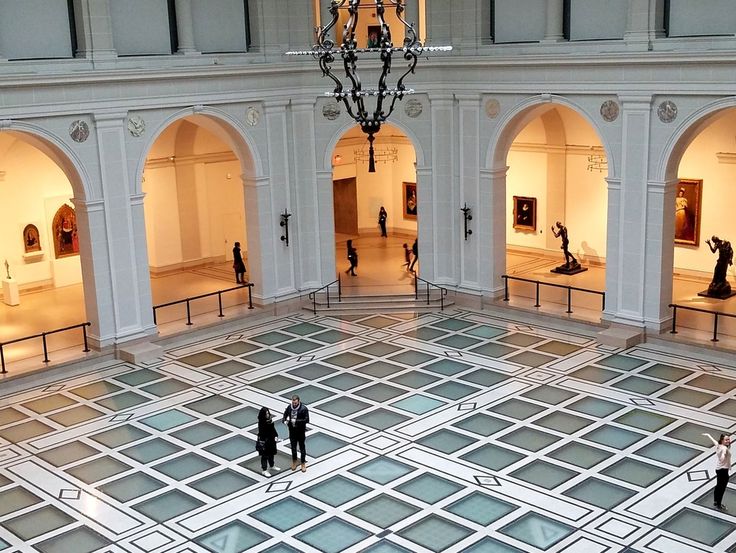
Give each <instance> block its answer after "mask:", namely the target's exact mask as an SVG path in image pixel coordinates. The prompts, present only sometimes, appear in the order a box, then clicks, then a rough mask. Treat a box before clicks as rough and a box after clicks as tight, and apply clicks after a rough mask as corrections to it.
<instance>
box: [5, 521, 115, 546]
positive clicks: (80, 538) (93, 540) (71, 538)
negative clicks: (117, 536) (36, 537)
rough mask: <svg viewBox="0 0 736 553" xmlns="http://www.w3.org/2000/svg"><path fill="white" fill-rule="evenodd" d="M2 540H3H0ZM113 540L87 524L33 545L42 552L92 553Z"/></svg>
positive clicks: (110, 543)
mask: <svg viewBox="0 0 736 553" xmlns="http://www.w3.org/2000/svg"><path fill="white" fill-rule="evenodd" d="M0 541H1V540H0ZM112 543H113V542H111V541H110V540H108V539H107V538H105V537H104V536H101V535H100V534H98V533H97V532H95V531H94V530H90V529H89V528H87V527H86V526H81V527H79V528H75V529H74V530H69V531H68V532H64V533H63V534H60V535H58V536H54V537H53V538H50V539H47V540H44V541H42V542H39V543H36V544H34V545H33V547H34V548H35V549H37V550H38V551H40V552H41V553H69V552H70V551H74V553H92V552H93V551H99V550H100V549H102V548H103V547H107V546H108V545H112Z"/></svg>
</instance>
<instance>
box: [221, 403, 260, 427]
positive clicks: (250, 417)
mask: <svg viewBox="0 0 736 553" xmlns="http://www.w3.org/2000/svg"><path fill="white" fill-rule="evenodd" d="M258 411H259V409H256V408H255V407H250V406H248V407H243V408H242V409H238V410H237V411H232V412H230V413H226V414H224V415H220V416H219V417H215V418H216V419H217V420H218V421H222V422H224V423H227V424H229V425H231V426H234V427H235V428H245V427H246V426H251V425H253V424H256V423H257V422H258Z"/></svg>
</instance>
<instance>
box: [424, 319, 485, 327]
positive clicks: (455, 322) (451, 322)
mask: <svg viewBox="0 0 736 553" xmlns="http://www.w3.org/2000/svg"><path fill="white" fill-rule="evenodd" d="M473 325H475V323H472V322H470V321H463V320H462V319H445V320H444V321H438V322H436V323H432V325H431V326H433V327H435V328H441V329H443V330H462V329H464V328H468V327H469V326H473Z"/></svg>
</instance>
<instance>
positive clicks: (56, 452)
mask: <svg viewBox="0 0 736 553" xmlns="http://www.w3.org/2000/svg"><path fill="white" fill-rule="evenodd" d="M97 453H99V451H98V450H97V449H95V448H94V447H91V446H88V445H87V444H85V443H84V442H80V441H79V440H75V441H73V442H70V443H68V444H64V445H60V446H58V447H54V448H52V449H47V450H46V451H43V452H41V453H37V454H36V456H37V457H38V458H40V459H43V460H44V461H46V462H47V463H50V464H51V465H53V466H55V467H63V466H64V465H68V464H69V463H74V462H76V461H81V460H82V459H86V458H87V457H92V455H96V454H97Z"/></svg>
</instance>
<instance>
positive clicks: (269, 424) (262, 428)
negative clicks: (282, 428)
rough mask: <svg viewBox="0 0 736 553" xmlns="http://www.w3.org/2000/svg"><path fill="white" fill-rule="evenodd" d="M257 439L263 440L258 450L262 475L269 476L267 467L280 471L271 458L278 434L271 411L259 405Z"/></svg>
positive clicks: (274, 453)
mask: <svg viewBox="0 0 736 553" xmlns="http://www.w3.org/2000/svg"><path fill="white" fill-rule="evenodd" d="M257 439H258V440H259V441H263V449H262V450H261V451H259V453H260V454H261V469H263V476H267V477H270V476H271V473H270V472H269V471H268V467H270V469H271V470H272V471H276V472H278V471H280V470H281V469H280V468H279V467H275V466H274V463H273V458H274V456H275V455H276V442H277V441H278V439H279V434H278V432H276V427H275V426H274V424H273V417H272V416H271V411H269V410H268V408H267V407H261V410H260V412H259V413H258V438H257Z"/></svg>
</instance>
